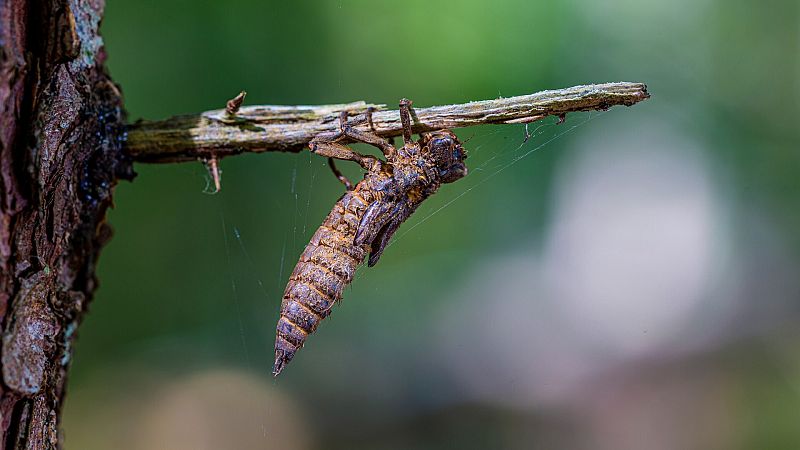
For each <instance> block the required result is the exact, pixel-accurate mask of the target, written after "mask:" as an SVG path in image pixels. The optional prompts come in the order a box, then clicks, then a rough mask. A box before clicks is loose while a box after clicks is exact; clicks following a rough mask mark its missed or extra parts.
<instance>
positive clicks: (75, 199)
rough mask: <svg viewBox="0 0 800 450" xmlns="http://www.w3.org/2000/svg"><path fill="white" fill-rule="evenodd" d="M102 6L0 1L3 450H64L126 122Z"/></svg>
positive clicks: (72, 0) (77, 0) (84, 1)
mask: <svg viewBox="0 0 800 450" xmlns="http://www.w3.org/2000/svg"><path fill="white" fill-rule="evenodd" d="M103 6H104V2H103V0H0V214H1V216H0V217H1V218H2V220H0V324H2V334H3V340H2V347H1V348H0V355H1V356H2V358H1V363H2V385H0V432H2V442H3V449H16V448H26V449H34V448H35V449H40V448H57V447H59V441H60V439H59V433H58V424H59V417H60V411H61V405H62V402H63V397H64V386H65V383H66V374H67V368H68V367H69V363H70V356H71V352H72V350H71V348H72V342H73V340H74V339H75V334H76V333H75V330H76V329H77V326H78V324H79V323H80V320H81V318H82V316H83V314H84V312H85V311H86V308H87V305H88V303H89V301H90V300H91V297H92V293H93V292H94V290H95V288H96V287H97V283H96V280H95V276H94V271H95V264H96V262H97V256H98V253H99V251H100V249H101V247H102V246H103V244H104V243H105V242H106V241H107V240H108V238H109V237H110V234H111V233H110V231H109V228H108V226H107V225H106V224H105V223H104V219H105V214H106V209H107V208H108V206H109V205H111V194H112V190H113V187H114V185H115V181H116V180H117V179H118V178H128V179H130V178H132V175H133V172H132V169H131V163H130V161H129V159H128V158H126V157H125V156H124V154H123V151H122V139H124V111H123V110H122V100H121V96H120V92H119V89H118V87H117V86H115V85H114V83H113V82H112V81H111V79H110V78H109V77H108V74H107V73H106V70H105V68H104V60H105V53H104V51H103V48H102V40H101V39H100V38H99V36H98V34H97V30H98V26H99V22H100V19H101V17H102V14H103Z"/></svg>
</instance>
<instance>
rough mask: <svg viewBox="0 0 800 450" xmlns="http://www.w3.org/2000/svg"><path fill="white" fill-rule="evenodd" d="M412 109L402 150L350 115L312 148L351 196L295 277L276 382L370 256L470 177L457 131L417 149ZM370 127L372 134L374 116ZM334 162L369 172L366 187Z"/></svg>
mask: <svg viewBox="0 0 800 450" xmlns="http://www.w3.org/2000/svg"><path fill="white" fill-rule="evenodd" d="M410 108H411V101H409V100H407V99H403V100H401V101H400V119H401V122H402V124H403V146H402V147H400V148H399V149H396V148H395V147H394V146H393V145H392V144H390V143H389V142H388V141H386V140H385V139H383V138H382V137H380V136H378V135H377V134H375V133H373V132H365V131H361V130H357V129H355V128H353V127H352V126H351V125H352V124H350V123H348V120H347V112H342V113H341V115H340V116H339V130H338V131H335V132H329V133H322V134H320V135H318V136H317V137H315V138H314V139H313V140H312V141H311V142H310V143H309V148H310V149H311V151H312V152H313V153H316V154H318V155H321V156H326V157H328V162H329V164H330V166H331V169H332V170H333V172H334V174H335V175H336V177H337V178H339V180H341V181H342V183H344V185H345V187H346V188H347V192H346V193H345V194H344V195H343V196H342V197H341V198H340V199H339V201H337V202H336V205H334V207H333V210H332V211H331V212H330V214H328V217H327V218H325V221H324V222H323V223H322V225H321V226H320V227H319V229H317V231H316V232H315V233H314V235H313V236H312V237H311V242H309V244H308V246H307V247H306V249H305V251H304V252H303V254H302V255H301V256H300V261H298V263H297V265H296V266H295V268H294V271H293V272H292V275H291V276H290V277H289V283H288V285H287V286H286V291H285V292H284V294H283V301H282V302H281V317H280V319H279V320H278V326H277V335H276V337H275V365H274V366H273V374H274V375H275V376H277V375H278V374H280V373H281V371H282V370H283V368H284V367H285V366H286V364H288V363H289V361H291V360H292V358H293V357H294V355H295V353H296V352H297V351H298V350H299V349H300V348H301V347H302V346H303V343H304V342H305V340H306V339H307V338H308V336H309V335H310V334H311V333H313V332H314V331H315V330H316V329H317V326H319V323H320V322H321V321H322V319H324V318H325V317H327V316H328V315H329V314H330V311H331V307H333V305H334V304H335V303H336V302H338V301H339V300H340V299H341V298H342V292H343V290H344V288H345V287H346V286H347V285H348V284H349V283H350V282H351V281H352V280H353V275H354V274H355V271H356V268H357V267H358V266H359V265H360V264H361V263H362V262H364V259H365V258H366V257H367V254H369V260H368V263H367V264H368V265H369V266H370V267H372V266H374V265H375V264H376V263H377V262H378V260H379V259H380V257H381V254H382V253H383V250H384V249H385V248H386V245H387V244H388V243H389V240H390V239H391V237H392V235H393V234H394V232H395V231H397V229H398V227H399V226H400V224H401V223H403V221H405V220H406V219H407V218H408V217H409V216H410V215H411V213H413V212H414V210H415V209H416V208H417V206H419V205H420V204H421V203H422V201H423V200H425V199H426V198H428V197H429V196H430V195H431V194H433V193H434V192H436V190H437V189H439V186H441V185H442V184H443V183H451V182H453V181H456V180H458V179H459V178H462V177H463V176H465V175H466V174H467V167H466V166H465V165H464V160H465V159H466V158H467V154H466V152H465V151H464V149H463V148H462V147H461V143H460V142H459V141H458V138H457V137H456V135H455V134H453V132H452V131H450V130H439V131H431V132H426V133H422V134H420V139H419V140H418V141H414V140H413V139H412V137H411V114H410ZM366 119H367V121H368V122H369V125H370V128H373V127H372V119H371V115H370V114H369V113H368V114H367V115H366ZM342 140H351V141H356V142H364V143H367V144H370V145H373V146H375V147H377V148H379V149H380V150H381V152H383V155H384V156H385V158H386V160H385V161H384V160H381V159H378V158H375V157H372V156H367V155H361V154H359V153H356V152H354V151H353V150H351V149H350V148H349V147H347V146H345V145H343V144H341V143H339V141H342ZM334 159H342V160H346V161H355V162H356V163H358V164H359V165H361V167H363V168H364V169H365V170H366V173H365V174H364V179H363V180H361V181H360V182H359V183H358V184H357V185H355V186H353V184H352V183H350V181H349V180H348V179H347V178H345V177H344V176H343V175H342V174H341V173H340V172H339V171H338V170H337V169H336V166H335V164H334V161H333V160H334Z"/></svg>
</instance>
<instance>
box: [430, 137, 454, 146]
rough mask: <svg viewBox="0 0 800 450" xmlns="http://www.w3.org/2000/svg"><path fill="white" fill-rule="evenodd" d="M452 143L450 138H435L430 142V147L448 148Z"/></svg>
mask: <svg viewBox="0 0 800 450" xmlns="http://www.w3.org/2000/svg"><path fill="white" fill-rule="evenodd" d="M452 142H453V141H452V140H451V139H450V138H436V139H434V140H433V141H431V146H432V147H435V148H442V147H449V146H450V145H451V144H452Z"/></svg>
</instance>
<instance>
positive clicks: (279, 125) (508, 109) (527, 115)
mask: <svg viewBox="0 0 800 450" xmlns="http://www.w3.org/2000/svg"><path fill="white" fill-rule="evenodd" d="M649 96H650V95H649V94H648V92H647V86H645V85H644V84H642V83H627V82H622V83H605V84H592V85H584V86H575V87H571V88H566V89H557V90H551V91H542V92H537V93H535V94H530V95H522V96H517V97H509V98H498V99H494V100H484V101H478V102H470V103H463V104H456V105H447V106H434V107H429V108H415V109H414V124H413V131H414V132H415V133H419V132H423V131H430V130H438V129H443V128H461V127H470V126H474V125H481V124H513V123H531V122H534V121H537V120H541V119H543V118H545V117H547V116H558V117H559V118H563V117H564V116H565V115H566V114H567V113H571V112H578V111H595V110H605V109H608V108H610V107H611V106H614V105H626V106H631V105H633V104H636V103H638V102H640V101H642V100H644V99H646V98H648V97H649ZM241 97H242V99H241V100H244V97H243V95H242V96H241ZM238 98H239V96H237V97H236V98H235V99H233V100H231V102H234V101H235V100H236V99H238ZM239 105H241V103H239ZM233 106H236V105H235V104H234V105H233ZM370 108H372V109H373V111H374V113H373V114H372V115H371V117H372V120H373V123H372V126H371V128H372V129H373V130H374V131H375V132H376V133H377V134H378V135H380V136H383V137H385V138H391V137H395V136H399V135H401V134H402V124H401V123H400V114H399V113H398V111H396V110H386V107H385V105H370V104H367V103H364V102H355V103H348V104H340V105H321V106H246V107H241V108H239V109H238V111H236V112H235V113H234V114H229V112H228V110H232V109H236V108H231V107H228V108H226V110H215V111H207V112H204V113H201V114H195V115H189V116H177V117H172V118H170V119H167V120H163V121H157V122H148V121H140V122H137V123H135V124H133V125H131V126H130V128H129V130H128V140H127V143H126V149H127V151H128V152H129V154H130V155H131V156H132V157H133V158H134V159H135V160H136V161H139V162H149V163H168V162H180V161H197V160H198V159H201V160H202V159H206V160H210V159H211V157H212V156H215V157H217V158H223V157H225V156H230V155H235V154H239V153H242V152H265V151H284V152H298V151H301V150H302V149H303V148H304V147H305V145H307V144H308V142H309V141H310V140H311V139H313V138H314V136H316V135H318V134H319V133H323V132H330V131H334V130H335V129H336V127H337V126H338V121H337V120H338V117H339V113H340V112H341V111H343V110H346V111H348V112H350V113H351V115H357V114H364V113H366V111H367V110H368V109H370ZM365 125H366V124H365Z"/></svg>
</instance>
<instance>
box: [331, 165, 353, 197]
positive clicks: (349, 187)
mask: <svg viewBox="0 0 800 450" xmlns="http://www.w3.org/2000/svg"><path fill="white" fill-rule="evenodd" d="M328 166H330V168H331V170H332V171H333V174H334V175H336V178H338V179H339V181H341V182H342V184H344V187H345V188H347V190H348V191H352V190H353V183H351V182H350V180H348V179H347V177H346V176H344V175H342V172H339V169H337V168H336V163H335V162H333V158H328Z"/></svg>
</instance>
